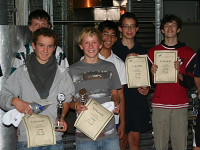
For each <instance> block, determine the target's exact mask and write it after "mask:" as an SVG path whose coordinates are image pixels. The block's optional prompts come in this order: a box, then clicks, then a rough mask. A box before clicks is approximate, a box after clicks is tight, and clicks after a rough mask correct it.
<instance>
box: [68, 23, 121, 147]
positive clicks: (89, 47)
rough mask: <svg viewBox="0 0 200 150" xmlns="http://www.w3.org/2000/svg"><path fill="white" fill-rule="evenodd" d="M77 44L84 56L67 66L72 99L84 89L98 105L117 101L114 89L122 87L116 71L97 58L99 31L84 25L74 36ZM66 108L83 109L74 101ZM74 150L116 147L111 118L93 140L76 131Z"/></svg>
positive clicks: (99, 39) (116, 93)
mask: <svg viewBox="0 0 200 150" xmlns="http://www.w3.org/2000/svg"><path fill="white" fill-rule="evenodd" d="M78 44H79V47H80V49H81V50H83V52H84V59H82V60H80V61H78V62H77V63H75V64H73V65H71V66H70V67H69V69H70V75H71V77H72V80H73V82H74V84H75V96H74V97H75V100H76V99H79V98H80V96H79V90H80V89H82V88H85V89H86V90H87V93H88V96H89V97H91V98H94V99H95V100H96V101H98V102H99V103H101V104H102V103H106V102H110V101H112V100H113V101H114V102H115V103H118V102H117V101H118V100H119V99H118V91H117V90H118V89H120V88H122V86H121V83H120V79H119V76H118V73H117V70H116V68H115V66H114V64H112V63H111V62H108V61H104V60H101V59H100V58H99V57H98V53H99V50H100V49H101V48H102V35H101V32H100V31H99V30H98V29H96V28H94V27H88V28H84V29H83V30H82V31H81V33H80V35H79V37H78ZM70 108H72V109H75V110H77V111H78V112H80V111H84V110H85V109H86V108H85V106H84V105H82V104H80V103H75V102H74V101H73V102H71V103H70ZM88 128H89V127H88ZM76 149H77V150H88V149H90V150H98V149H103V150H111V149H115V150H120V148H119V139H118V135H117V131H116V127H115V121H114V118H112V119H111V121H110V122H109V123H108V125H107V126H106V127H105V128H104V130H103V131H102V133H101V134H100V135H99V137H98V138H97V139H96V140H95V141H93V140H92V139H90V138H88V137H87V136H86V135H84V134H83V133H81V132H80V131H79V130H76Z"/></svg>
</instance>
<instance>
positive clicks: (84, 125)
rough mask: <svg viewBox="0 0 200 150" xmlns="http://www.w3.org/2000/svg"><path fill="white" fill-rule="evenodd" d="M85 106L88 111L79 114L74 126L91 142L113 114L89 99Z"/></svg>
mask: <svg viewBox="0 0 200 150" xmlns="http://www.w3.org/2000/svg"><path fill="white" fill-rule="evenodd" d="M86 106H87V107H88V109H87V110H85V111H83V112H81V113H80V115H79V116H78V118H77V119H76V121H75V124H74V126H75V127H76V128H77V129H79V130H80V131H81V132H83V133H84V134H85V135H87V136H88V137H90V138H91V139H92V140H96V139H97V137H98V136H99V134H100V133H101V132H102V130H103V129H104V127H105V126H106V125H107V124H108V122H109V121H110V120H111V119H112V117H113V116H114V114H113V113H112V112H110V111H109V110H107V109H106V108H105V107H103V106H102V105H101V104H100V103H98V102H97V101H95V100H94V99H90V100H89V101H88V102H87V103H86Z"/></svg>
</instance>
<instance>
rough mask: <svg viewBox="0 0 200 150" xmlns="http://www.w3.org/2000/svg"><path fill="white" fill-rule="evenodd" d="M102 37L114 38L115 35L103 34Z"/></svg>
mask: <svg viewBox="0 0 200 150" xmlns="http://www.w3.org/2000/svg"><path fill="white" fill-rule="evenodd" d="M103 36H104V37H111V38H116V34H114V33H112V34H110V33H107V32H105V33H103Z"/></svg>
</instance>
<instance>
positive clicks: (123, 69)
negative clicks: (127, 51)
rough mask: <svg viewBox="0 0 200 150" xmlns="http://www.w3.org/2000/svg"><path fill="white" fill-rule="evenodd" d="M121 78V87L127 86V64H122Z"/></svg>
mask: <svg viewBox="0 0 200 150" xmlns="http://www.w3.org/2000/svg"><path fill="white" fill-rule="evenodd" d="M119 70H120V71H119V78H120V81H121V85H125V84H127V79H126V68H125V64H124V63H121V64H120V69H119Z"/></svg>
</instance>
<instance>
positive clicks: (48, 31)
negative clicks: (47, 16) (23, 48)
mask: <svg viewBox="0 0 200 150" xmlns="http://www.w3.org/2000/svg"><path fill="white" fill-rule="evenodd" d="M40 35H43V36H45V37H46V36H47V37H52V38H53V39H54V45H55V46H57V45H58V36H57V34H56V32H55V31H54V30H52V29H50V28H40V29H38V30H36V31H35V32H34V33H33V36H32V41H33V43H34V44H36V42H37V40H38V37H39V36H40Z"/></svg>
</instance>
